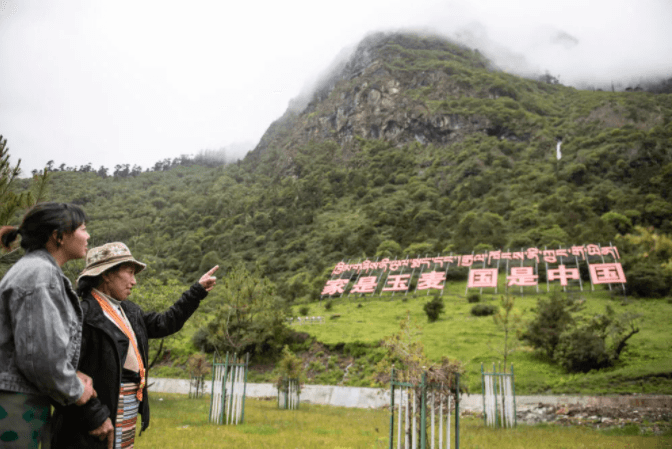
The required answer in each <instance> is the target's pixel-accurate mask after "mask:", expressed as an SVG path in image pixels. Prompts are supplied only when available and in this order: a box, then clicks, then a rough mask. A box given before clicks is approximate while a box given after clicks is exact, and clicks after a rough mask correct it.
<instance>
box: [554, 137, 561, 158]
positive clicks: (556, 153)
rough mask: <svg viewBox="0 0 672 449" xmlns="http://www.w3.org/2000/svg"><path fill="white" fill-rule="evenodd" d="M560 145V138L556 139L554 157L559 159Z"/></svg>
mask: <svg viewBox="0 0 672 449" xmlns="http://www.w3.org/2000/svg"><path fill="white" fill-rule="evenodd" d="M561 145H562V140H558V145H557V146H556V147H555V157H556V158H558V160H560V158H561V157H562V152H560V146H561Z"/></svg>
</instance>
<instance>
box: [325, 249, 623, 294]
mask: <svg viewBox="0 0 672 449" xmlns="http://www.w3.org/2000/svg"><path fill="white" fill-rule="evenodd" d="M620 258H621V256H620V254H619V253H618V248H616V247H615V246H604V247H603V246H600V245H583V246H572V247H569V248H559V249H538V248H528V249H526V250H521V251H501V250H497V251H487V252H485V253H482V254H466V255H452V254H451V255H449V256H437V257H422V258H415V259H408V258H407V259H397V260H390V259H387V258H385V259H382V260H380V261H371V260H364V261H362V262H357V263H353V264H349V263H346V262H339V263H338V264H336V266H335V267H334V270H333V271H332V273H331V279H330V280H328V281H327V283H326V284H325V286H324V288H323V290H322V293H321V294H322V296H342V295H344V294H353V293H356V294H374V293H379V294H382V293H383V292H387V293H392V294H395V293H397V292H400V293H408V292H409V291H422V290H441V291H443V289H444V288H445V285H446V279H447V277H448V272H449V270H450V269H451V268H452V269H456V268H469V275H468V281H467V288H494V289H495V290H496V289H497V288H498V285H499V284H500V279H499V274H500V271H501V270H502V269H503V270H505V273H506V277H505V281H504V282H502V284H503V285H504V286H506V287H507V288H509V287H520V288H521V290H522V288H523V287H534V288H536V289H538V288H539V267H540V266H543V267H544V268H545V272H546V285H547V290H548V289H549V288H550V287H549V284H550V283H551V282H553V283H556V282H557V283H559V285H561V286H562V287H566V286H568V285H574V284H577V285H578V286H579V287H580V288H581V290H583V283H582V280H581V272H580V266H581V264H585V265H586V266H587V268H588V269H587V272H588V273H589V275H590V284H591V288H593V289H594V286H595V285H598V284H608V285H609V288H611V284H625V282H626V279H625V274H624V273H623V267H622V266H621V264H620V263H619V262H618V260H620Z"/></svg>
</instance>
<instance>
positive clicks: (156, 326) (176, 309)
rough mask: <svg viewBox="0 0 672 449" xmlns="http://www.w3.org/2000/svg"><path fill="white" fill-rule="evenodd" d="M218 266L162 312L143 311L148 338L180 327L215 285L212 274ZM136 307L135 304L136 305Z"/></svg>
mask: <svg viewBox="0 0 672 449" xmlns="http://www.w3.org/2000/svg"><path fill="white" fill-rule="evenodd" d="M218 268H219V266H214V267H213V268H211V269H210V270H209V271H208V272H207V273H205V274H204V275H203V276H201V279H200V280H199V281H198V282H197V283H195V284H193V285H192V286H191V288H190V289H189V290H187V291H186V292H184V293H182V297H181V298H180V299H178V300H177V302H175V304H173V305H172V306H171V307H170V308H169V309H168V310H166V311H165V312H163V313H156V312H150V313H143V320H144V322H145V325H146V326H147V336H148V337H149V338H163V337H167V336H168V335H171V334H174V333H175V332H177V331H179V330H180V329H182V326H183V325H184V323H185V322H186V321H187V320H188V319H189V317H190V316H191V315H192V314H193V313H194V312H195V311H196V309H197V308H198V305H199V304H200V302H201V300H202V299H203V298H205V297H206V296H207V295H208V292H209V291H210V290H212V289H213V288H214V286H215V283H216V280H217V278H215V277H214V276H212V274H213V273H214V272H215V271H217V269H218ZM136 307H137V306H136Z"/></svg>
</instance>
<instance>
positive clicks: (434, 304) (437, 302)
mask: <svg viewBox="0 0 672 449" xmlns="http://www.w3.org/2000/svg"><path fill="white" fill-rule="evenodd" d="M444 308H445V306H444V305H443V298H441V297H440V296H438V295H434V297H433V298H432V300H431V301H429V302H428V303H425V305H424V307H423V309H424V310H425V313H426V314H427V321H429V322H430V323H433V322H435V321H437V320H438V319H439V315H441V314H442V313H443V310H444Z"/></svg>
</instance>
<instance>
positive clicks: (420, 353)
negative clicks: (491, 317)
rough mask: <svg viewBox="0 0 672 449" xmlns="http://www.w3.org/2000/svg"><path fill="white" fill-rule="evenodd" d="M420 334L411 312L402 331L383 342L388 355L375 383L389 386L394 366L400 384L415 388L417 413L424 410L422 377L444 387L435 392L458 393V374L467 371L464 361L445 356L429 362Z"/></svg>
mask: <svg viewBox="0 0 672 449" xmlns="http://www.w3.org/2000/svg"><path fill="white" fill-rule="evenodd" d="M421 335H422V330H421V329H420V327H418V326H417V325H415V324H414V323H413V322H412V321H411V317H410V313H408V314H407V315H406V318H405V319H404V320H402V321H401V323H400V325H399V332H398V333H396V334H394V335H391V336H388V337H385V338H384V339H383V341H382V342H381V346H382V347H383V348H385V349H386V350H387V355H386V357H383V358H382V359H381V361H380V362H378V364H377V365H376V368H375V377H376V380H377V381H378V382H379V383H381V384H389V382H390V374H391V371H392V367H394V369H395V374H396V376H395V377H396V380H397V381H400V382H408V383H410V384H412V385H414V386H415V390H416V391H415V398H416V401H417V404H416V409H417V410H421V406H420V405H421V396H422V394H421V391H420V390H421V388H420V383H421V381H422V376H423V374H425V373H426V374H427V377H426V380H427V382H429V383H433V384H435V385H440V386H441V387H440V388H435V389H433V391H436V392H441V393H443V394H446V395H447V394H451V393H454V392H455V383H454V378H455V374H456V373H460V374H461V373H463V372H464V368H463V366H462V364H461V362H459V361H457V360H450V359H448V358H447V357H445V356H444V357H442V358H441V361H440V362H438V363H437V362H432V361H430V360H429V359H428V358H427V356H426V355H425V347H424V345H423V344H422V342H421V341H420V336H421ZM414 418H415V419H416V420H417V423H418V426H417V432H418V441H419V439H420V438H419V437H420V432H421V430H420V426H421V421H420V419H421V416H420V413H419V412H418V413H417V414H416V416H415V417H414Z"/></svg>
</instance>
